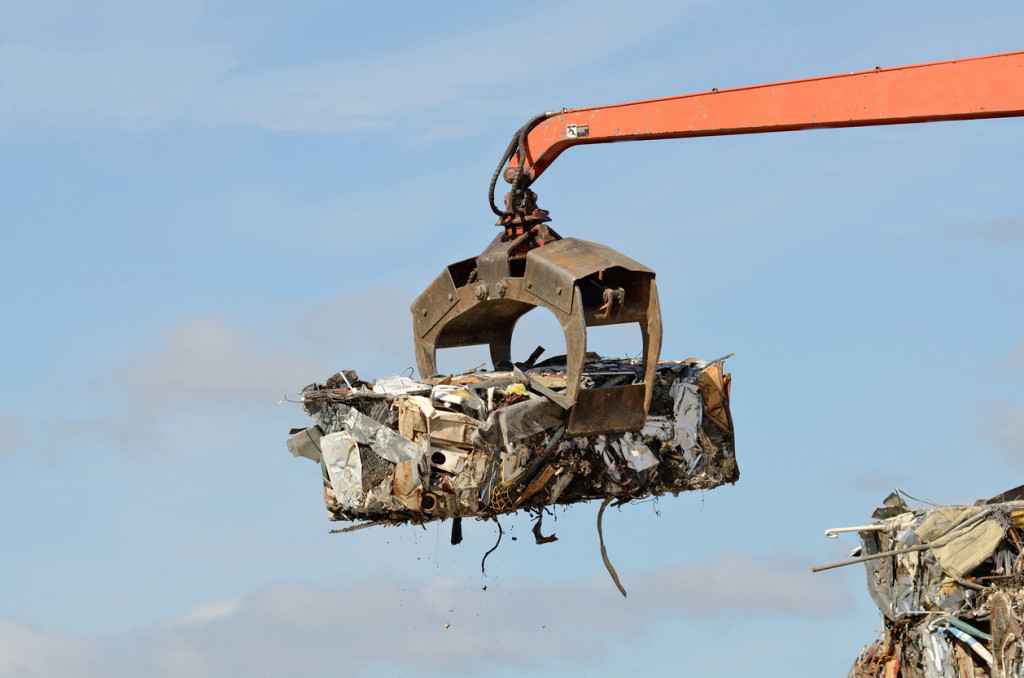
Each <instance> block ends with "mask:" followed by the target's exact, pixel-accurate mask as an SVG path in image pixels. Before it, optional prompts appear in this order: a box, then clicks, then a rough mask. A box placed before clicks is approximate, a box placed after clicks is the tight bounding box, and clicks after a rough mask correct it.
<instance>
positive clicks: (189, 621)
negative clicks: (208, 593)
mask: <svg viewBox="0 0 1024 678" xmlns="http://www.w3.org/2000/svg"><path fill="white" fill-rule="evenodd" d="M241 607H242V599H241V598H224V599H222V600H211V601H207V602H205V603H199V604H198V605H193V606H192V607H191V608H189V610H188V611H187V612H186V613H185V614H183V615H180V616H178V617H174V618H173V619H170V620H169V621H168V622H167V623H166V625H165V626H167V627H169V628H173V627H175V626H196V625H200V624H206V623H209V622H213V621H216V620H219V619H223V618H224V617H230V616H231V615H233V614H235V613H236V612H238V610H239V609H241Z"/></svg>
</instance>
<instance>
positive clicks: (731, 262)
mask: <svg viewBox="0 0 1024 678" xmlns="http://www.w3.org/2000/svg"><path fill="white" fill-rule="evenodd" d="M1022 27H1024V6H1022V5H1021V4H1020V3H1019V2H1015V1H1010V0H996V1H994V2H988V3H967V2H949V1H945V0H932V1H930V2H923V1H916V0H911V1H908V2H902V3H888V2H875V1H869V2H862V3H819V4H817V5H808V4H806V3H797V2H780V3H760V2H758V3H755V2H743V1H740V0H734V1H732V2H703V1H699V0H694V1H690V2H678V1H677V2H662V1H659V0H650V1H648V0H638V1H636V2H631V3H628V5H624V4H622V3H612V2H605V1H603V0H588V1H587V2H575V1H569V2H543V3H542V2H536V1H533V0H527V1H525V2H520V3H514V4H499V3H496V4H494V5H491V4H490V3H469V2H452V3H441V4H435V3H395V2H392V3H355V2H346V1H341V2H326V1H321V2H313V1H310V2H294V3H287V4H285V3H272V2H266V1H259V0H257V1H252V0H249V1H246V2H241V1H237V0H218V1H212V0H177V1H176V2H173V3H172V2H163V3H139V2H129V1H127V0H96V1H94V2H89V3H81V2H71V1H69V0H53V1H47V0H35V1H31V2H29V1H20V0H6V1H5V2H2V3H0V223H2V224H3V233H4V236H5V240H6V244H5V246H4V247H3V248H2V250H0V280H2V285H3V289H4V290H5V293H4V294H3V295H0V314H2V317H3V318H5V325H6V326H5V331H4V332H3V348H4V351H3V356H4V357H3V359H2V362H0V365H2V377H3V378H2V380H0V539H2V543H3V547H2V548H0V571H2V572H3V574H4V582H5V585H4V586H2V587H0V677H2V678H7V677H14V676H17V677H19V678H21V677H25V678H30V677H36V676H54V675H76V676H81V677H83V678H93V677H98V676H112V677H115V678H116V677H121V676H138V675H149V676H155V677H157V678H160V677H163V676H168V677H170V676H175V677H176V676H186V675H187V676H195V677H198V678H218V677H221V676H269V677H279V676H280V677H284V676H288V677H298V678H320V677H323V676H337V675H352V676H377V675H396V676H410V677H433V676H442V675H443V676H452V677H456V676H477V675H480V674H482V673H483V674H486V675H491V676H499V677H501V676H520V675H537V676H566V675H579V676H611V675H616V676H618V675H648V674H651V673H654V672H661V671H673V672H675V673H684V674H694V675H720V676H749V675H758V676H767V677H772V676H790V675H793V674H794V672H796V673H801V674H807V675H811V674H813V675H823V676H824V675H845V672H846V671H847V669H848V667H849V665H850V664H851V663H852V661H853V660H854V658H855V657H856V655H857V653H858V652H859V651H860V649H861V647H862V646H863V645H865V644H869V643H871V642H872V641H873V639H874V638H875V631H876V630H877V629H878V628H879V627H880V622H879V618H878V613H877V610H876V609H875V607H874V606H873V604H872V603H871V601H870V599H869V597H868V594H867V590H866V587H865V582H864V574H863V571H862V570H859V569H857V568H856V567H847V568H842V569H837V570H831V571H827V572H823V573H818V574H812V573H811V567H812V566H814V565H817V564H824V563H828V562H832V561H836V560H840V559H842V558H844V557H845V555H846V553H847V552H848V551H849V550H850V549H852V548H853V547H854V546H855V545H856V540H855V538H854V537H852V536H849V535H847V536H845V537H840V539H838V540H836V541H832V540H826V539H825V538H824V537H823V531H824V530H825V529H826V528H831V527H837V526H843V525H859V524H863V523H865V522H868V521H870V514H871V512H872V510H873V509H874V508H875V507H876V506H878V505H879V504H880V502H881V500H882V499H883V498H884V497H885V496H886V495H887V494H888V493H889V492H891V491H892V490H893V489H894V488H897V487H898V488H901V489H902V490H904V491H906V492H908V493H909V494H911V495H913V496H915V497H919V498H921V499H924V500H929V501H934V502H938V503H944V504H946V503H958V502H964V503H973V502H974V501H975V500H976V499H983V498H987V497H990V496H993V495H995V494H997V493H999V492H1001V491H1003V490H1006V489H1008V488H1011V487H1015V486H1017V485H1019V484H1021V483H1022V482H1024V479H1022V475H1024V455H1022V448H1024V319H1022V316H1021V314H1020V308H1021V289H1022V282H1024V269H1022V267H1021V266H1020V261H1021V255H1022V253H1024V207H1022V206H1021V202H1020V194H1019V193H1017V191H1018V190H1019V184H1020V147H1021V142H1022V141H1024V120H1021V119H1006V120H987V121H972V122H953V123H933V124H926V125H912V126H899V127H887V128H871V129H846V130H822V131H814V132H789V133H781V134H772V135H755V136H743V137H730V138H706V139H693V140H675V141H659V142H640V143H628V144H614V145H602V146H588V147H585V148H577V149H571V150H569V151H568V152H566V153H565V154H563V155H562V156H561V157H560V158H559V159H558V161H557V162H556V163H555V164H554V165H552V167H551V168H550V169H549V170H548V171H547V172H546V173H545V175H544V176H543V177H541V178H540V179H539V180H538V182H537V183H536V184H535V185H534V189H535V190H536V191H537V192H538V194H539V196H540V204H541V206H542V207H544V208H546V209H548V210H549V211H550V212H551V214H552V217H553V221H552V226H553V227H554V228H555V229H556V230H557V231H559V232H560V233H561V234H562V235H564V236H569V235H571V236H575V237H580V238H584V239H587V240H593V241H597V242H601V243H604V244H606V245H609V246H612V247H614V248H616V249H618V250H620V251H622V252H623V253H624V254H626V255H628V256H630V257H632V258H634V259H636V260H638V261H640V262H642V263H644V264H645V265H647V266H649V267H650V268H652V269H654V270H655V271H656V272H657V275H658V285H659V289H660V294H661V305H662V313H663V317H664V322H665V340H664V344H663V348H662V356H663V357H664V358H676V359H682V358H687V357H691V356H692V357H700V358H705V359H710V358H717V357H719V356H722V355H726V354H729V353H735V357H734V358H731V359H730V360H729V361H728V362H727V367H728V368H729V369H730V371H731V372H732V374H733V391H732V396H733V400H732V410H733V417H734V420H735V426H736V436H737V461H738V464H739V467H740V472H741V476H740V479H739V481H738V482H737V483H736V484H735V485H732V486H725V487H721V488H718V489H715V490H712V491H707V492H699V493H690V494H684V495H681V496H679V497H671V496H668V497H663V498H661V499H660V500H658V501H656V502H652V501H647V502H641V503H637V504H630V505H626V506H623V507H621V508H620V509H618V510H609V511H608V512H607V513H606V515H605V517H604V535H605V541H606V544H607V546H608V551H609V556H610V558H611V560H612V562H613V563H614V565H615V567H616V569H617V570H618V572H619V575H620V577H621V580H622V582H623V585H624V586H625V588H626V590H627V591H628V592H629V596H628V598H625V599H623V598H622V597H621V596H620V595H619V593H618V592H617V591H616V590H615V587H614V585H613V583H612V582H611V580H610V578H609V577H608V575H607V573H606V572H605V570H604V567H603V564H602V562H601V557H600V547H599V544H598V538H597V534H596V527H595V519H596V515H597V510H598V506H597V505H593V504H586V505H577V506H574V507H571V508H566V509H562V508H559V509H558V510H557V511H555V515H554V516H553V518H554V519H552V518H549V519H548V520H546V521H545V523H544V525H545V529H546V530H552V531H554V532H555V533H556V534H557V536H558V538H559V540H558V541H557V542H555V543H552V544H547V545H544V546H537V545H535V544H534V543H533V539H532V535H531V534H530V527H531V523H530V522H529V519H528V516H517V517H508V518H506V519H503V520H502V526H503V528H504V530H505V538H504V539H503V540H502V542H501V545H500V547H499V548H498V550H497V551H495V552H494V553H493V554H492V555H491V556H490V558H488V560H487V568H486V572H484V573H482V572H481V568H480V559H481V557H482V556H483V554H484V553H485V552H486V551H487V550H488V549H490V548H491V546H492V545H493V544H494V542H495V540H496V538H497V528H496V526H495V525H494V523H491V522H487V523H484V522H476V521H466V524H465V526H464V529H465V536H466V538H465V541H464V542H463V543H462V544H461V545H459V546H457V547H452V546H451V545H450V544H449V539H448V537H449V534H448V529H449V528H448V525H437V524H432V525H428V526H426V528H425V529H424V528H421V527H408V526H406V527H393V528H373V529H366V530H362V531H359V532H355V533H351V534H343V535H339V534H334V535H332V534H329V531H330V530H331V529H332V528H336V527H338V526H339V525H338V524H336V523H331V522H329V521H328V520H327V514H326V512H325V510H324V509H323V506H322V495H321V490H322V483H321V481H320V479H319V478H318V477H317V474H316V469H315V467H314V466H313V465H311V464H309V463H308V462H307V461H305V460H302V459H293V458H292V457H291V455H290V454H289V453H288V451H287V450H286V448H285V444H284V441H285V439H286V438H287V435H288V430H289V429H290V428H292V427H300V426H305V425H307V423H308V418H307V417H306V416H305V415H304V414H303V412H302V411H301V409H300V407H299V406H298V405H297V404H294V403H293V402H291V401H292V400H295V399H296V397H297V394H298V393H299V392H300V391H301V389H302V388H303V387H304V386H305V385H307V384H309V383H312V382H314V381H321V382H322V381H323V380H324V379H325V378H326V377H328V376H330V375H331V374H333V373H334V372H336V371H338V370H340V369H355V370H356V371H357V372H358V373H359V375H360V376H361V377H363V378H364V379H374V378H377V377H381V376H385V375H388V374H393V373H397V372H402V371H404V370H406V369H407V368H410V367H412V366H413V365H414V362H415V361H414V358H413V344H412V325H411V319H410V316H409V310H408V308H409V304H410V303H411V302H412V300H413V299H415V297H416V296H417V295H418V294H419V292H420V291H421V290H422V289H423V288H424V287H426V285H427V284H428V283H429V282H430V281H431V280H432V279H433V278H434V277H435V276H436V275H437V274H438V273H439V272H440V271H441V270H442V268H443V267H444V266H445V265H447V264H450V263H452V262H455V261H458V260H461V259H464V258H467V257H470V256H475V255H476V254H478V253H479V252H480V251H482V250H483V248H484V247H485V246H486V245H487V243H488V242H489V241H490V240H491V238H493V236H494V234H495V232H496V231H495V228H494V226H493V222H494V217H493V215H492V214H491V211H490V209H489V208H488V206H487V203H486V200H487V184H488V181H489V179H490V176H491V173H492V171H493V169H494V166H495V163H496V162H497V161H498V159H499V158H500V156H501V153H502V151H503V150H504V148H505V146H506V144H507V142H508V139H509V138H510V136H511V135H512V133H513V132H514V131H515V130H516V129H517V128H518V127H519V126H520V125H521V124H523V122H525V121H526V120H527V119H528V118H530V117H531V116H533V115H534V114H536V113H538V112H540V111H544V110H552V109H558V108H562V107H570V108H572V107H584V106H596V105H603V104H613V103H619V102H623V101H631V100H637V99H646V98H655V97H663V96H670V95H674V94H684V93H689V92H700V91H707V90H710V89H711V88H713V87H718V88H720V89H724V88H727V87H739V86H744V85H752V84H758V83H762V82H774V81H781V80H791V79H797V78H804V77H813V76H819V75H827V74H832V73H842V72H850V71H859V70H866V69H871V68H874V67H876V66H882V67H891V66H899V65H907V64H915V63H923V62H928V61H937V60H946V59H954V58H963V57H970V56H978V55H984V54H994V53H998V52H1008V51H1014V50H1019V49H1021V48H1022V45H1021V43H1020V35H1021V29H1022ZM1015 187H1017V188H1015ZM533 316H534V314H531V315H530V316H528V317H527V318H525V319H524V321H523V322H522V326H521V327H520V328H518V329H517V333H516V336H515V338H514V343H513V349H514V352H517V356H519V355H521V356H522V357H525V356H526V355H528V354H529V352H530V351H532V349H533V347H534V346H536V345H537V344H543V345H545V346H550V347H554V346H556V345H557V344H558V342H559V341H561V337H560V336H559V333H558V332H557V325H556V324H554V322H553V319H551V318H543V317H541V318H534V317H533ZM599 339H600V341H599V342H596V344H595V346H596V348H597V350H599V351H601V352H603V353H605V354H608V355H628V354H636V353H637V352H638V351H639V349H638V345H639V337H638V336H637V337H633V336H631V335H624V334H621V333H614V332H612V333H607V334H602V336H601V337H600V338H599ZM562 345H564V344H562ZM554 352H555V351H554V350H549V355H550V354H553V353H554ZM478 355H479V353H474V352H473V350H471V349H469V350H461V349H460V350H459V351H449V352H443V353H442V354H441V355H440V356H439V358H440V361H439V362H440V367H441V368H442V369H447V370H451V371H461V370H463V369H468V368H470V367H472V366H473V365H475V364H477V363H478V362H481V361H482V360H477V357H478Z"/></svg>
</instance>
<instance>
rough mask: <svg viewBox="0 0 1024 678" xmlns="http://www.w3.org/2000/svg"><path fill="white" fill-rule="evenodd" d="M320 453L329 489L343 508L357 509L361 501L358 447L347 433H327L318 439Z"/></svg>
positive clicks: (361, 475) (361, 479)
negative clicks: (329, 485) (325, 469)
mask: <svg viewBox="0 0 1024 678" xmlns="http://www.w3.org/2000/svg"><path fill="white" fill-rule="evenodd" d="M320 453H321V455H322V458H323V461H324V465H325V466H326V467H327V475H328V476H329V480H330V481H331V488H332V489H333V490H334V494H335V495H336V496H337V497H338V503H339V504H341V505H342V506H344V507H345V508H349V509H354V508H359V506H360V504H362V501H363V462H362V460H361V459H360V457H359V446H358V445H356V441H355V440H354V439H353V438H352V436H351V435H349V433H348V431H338V432H337V433H328V434H327V435H325V436H324V437H323V438H321V439H320Z"/></svg>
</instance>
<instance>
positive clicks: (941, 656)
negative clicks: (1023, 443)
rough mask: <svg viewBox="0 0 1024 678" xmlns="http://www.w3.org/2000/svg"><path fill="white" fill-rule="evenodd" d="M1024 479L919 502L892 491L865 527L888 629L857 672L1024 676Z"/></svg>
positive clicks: (872, 586)
mask: <svg viewBox="0 0 1024 678" xmlns="http://www.w3.org/2000/svg"><path fill="white" fill-rule="evenodd" d="M1021 489H1022V488H1018V490H1016V491H1011V492H1008V493H1005V494H1003V495H1000V496H999V497H996V498H995V499H993V500H990V501H989V502H979V503H978V504H976V505H974V506H938V507H932V508H927V509H919V510H916V511H911V510H910V509H909V508H908V507H907V506H906V504H904V503H903V502H902V500H900V499H899V497H898V496H897V495H895V494H893V495H891V496H890V497H889V498H888V499H887V500H886V506H885V507H883V508H881V509H879V510H878V511H876V512H875V514H874V517H875V518H881V519H883V522H881V523H878V524H875V525H870V526H863V527H861V528H858V529H859V531H860V537H861V548H860V549H859V550H860V554H859V555H860V558H859V559H858V560H864V565H865V567H866V568H867V579H868V591H869V592H870V594H871V598H872V600H874V601H875V603H876V604H877V605H878V608H879V610H881V612H882V617H883V621H884V623H885V629H884V632H883V633H882V635H881V638H879V639H878V640H876V641H875V642H874V643H873V644H872V645H870V646H869V647H866V648H865V649H864V650H863V651H862V652H861V654H860V656H859V657H858V658H857V660H856V661H855V662H854V664H853V667H852V668H851V669H850V672H849V676H850V678H876V677H883V676H884V677H885V678H895V677H896V676H900V677H902V678H961V677H964V676H971V677H972V678H973V677H974V676H991V677H993V678H1007V677H1009V676H1024V644H1022V636H1021V627H1020V623H1021V620H1022V619H1024V559H1022V557H1021V556H1022V544H1024V529H1022V528H1024V493H1021V492H1020V490H1021ZM851 555H855V554H851Z"/></svg>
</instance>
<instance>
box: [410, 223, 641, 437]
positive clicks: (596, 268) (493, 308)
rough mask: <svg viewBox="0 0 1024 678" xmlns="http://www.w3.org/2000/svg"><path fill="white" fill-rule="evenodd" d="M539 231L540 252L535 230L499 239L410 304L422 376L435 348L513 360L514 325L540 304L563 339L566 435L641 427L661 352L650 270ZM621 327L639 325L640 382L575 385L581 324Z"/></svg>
mask: <svg viewBox="0 0 1024 678" xmlns="http://www.w3.org/2000/svg"><path fill="white" fill-rule="evenodd" d="M541 228H543V229H544V231H543V234H544V236H546V237H544V238H543V239H541V240H540V244H541V245H542V246H537V243H536V239H537V237H538V229H537V228H534V229H532V230H531V231H528V232H526V233H523V234H522V235H519V236H517V237H513V238H508V236H506V235H505V234H504V233H502V234H500V235H499V236H498V237H496V238H495V239H494V241H493V242H492V243H491V244H490V246H488V248H487V249H486V250H485V251H484V253H483V254H481V255H480V256H479V257H477V258H476V259H467V260H464V261H460V262H458V263H455V264H452V265H451V266H448V267H447V268H446V269H445V270H443V271H442V272H441V275H439V276H438V277H437V278H436V279H435V280H434V281H433V282H432V283H430V285H429V286H428V287H427V289H426V290H424V292H423V293H422V294H421V295H420V296H419V297H418V298H417V299H416V301H415V302H414V303H413V305H412V313H413V326H414V330H415V343H416V363H417V367H418V368H419V372H420V375H421V376H424V377H426V376H430V375H433V374H434V373H435V372H436V369H437V362H436V360H437V349H439V348H452V347H456V346H472V345H481V344H487V345H488V346H489V347H490V352H491V360H492V362H493V363H494V368H495V369H500V368H499V365H500V364H501V363H511V342H512V331H513V329H514V328H515V325H516V322H517V321H518V320H519V318H520V317H522V316H523V315H524V314H525V313H527V312H528V311H531V310H533V309H534V308H536V307H543V308H546V309H547V310H549V311H551V312H552V313H553V314H554V315H555V318H556V319H557V320H558V323H559V325H560V326H561V327H562V332H563V334H564V335H565V346H566V389H565V393H564V394H560V395H562V396H563V397H562V398H559V399H558V400H559V404H560V405H561V406H563V407H565V406H567V407H565V417H566V434H567V435H570V436H582V435H595V434H601V433H622V432H625V431H636V430H639V429H640V428H642V427H643V425H644V420H645V418H646V414H647V409H648V406H649V405H650V401H651V394H652V391H653V388H654V378H655V372H656V370H657V366H658V355H659V353H660V351H661V312H660V310H659V307H658V292H657V287H656V286H655V283H654V271H652V270H650V269H649V268H647V267H646V266H643V265H642V264H639V263H637V262H636V261H633V260H632V259H630V258H629V257H626V256H625V255H623V254H621V253H619V252H617V251H615V250H613V249H611V248H610V247H605V246H604V245H599V244H597V243H592V242H587V241H585V240H578V239H575V238H564V239H563V238H559V237H558V236H557V235H555V234H554V233H553V231H550V230H549V229H547V228H546V227H541ZM552 237H553V238H554V240H548V238H552ZM531 247H532V248H531ZM524 251H525V253H524ZM626 323H637V324H638V325H639V326H640V332H641V335H642V337H643V363H644V370H643V375H644V380H643V383H637V384H628V385H624V386H610V387H606V388H581V381H582V379H583V376H584V360H585V357H586V353H587V329H586V328H587V327H593V326H596V325H617V324H626ZM508 369H511V367H509V368H508Z"/></svg>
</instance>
